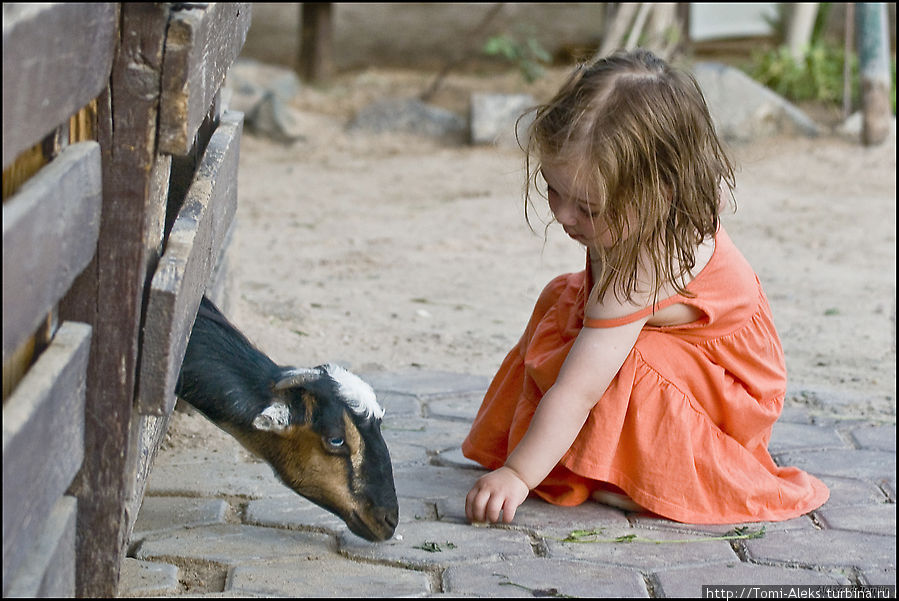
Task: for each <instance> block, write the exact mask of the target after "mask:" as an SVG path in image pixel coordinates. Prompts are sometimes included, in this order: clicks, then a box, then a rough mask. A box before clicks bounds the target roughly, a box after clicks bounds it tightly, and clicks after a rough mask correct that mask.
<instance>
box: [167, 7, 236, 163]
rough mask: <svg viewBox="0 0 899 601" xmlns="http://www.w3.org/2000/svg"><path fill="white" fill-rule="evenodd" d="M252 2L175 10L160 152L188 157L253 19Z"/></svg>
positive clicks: (172, 19)
mask: <svg viewBox="0 0 899 601" xmlns="http://www.w3.org/2000/svg"><path fill="white" fill-rule="evenodd" d="M251 11H252V7H251V3H248V2H215V3H210V4H207V5H206V6H205V7H204V8H190V9H185V10H176V11H173V12H172V18H171V22H170V24H169V29H168V35H167V38H166V44H165V62H164V64H163V71H162V104H161V107H160V119H159V124H160V130H159V150H160V151H161V152H168V153H171V154H176V155H184V154H187V153H188V151H189V150H190V148H191V147H192V146H193V138H194V135H195V134H196V132H197V128H199V127H200V124H201V123H202V122H203V119H204V118H205V116H206V113H207V112H208V111H209V106H210V104H211V103H212V101H213V98H214V96H215V94H216V93H217V92H218V89H219V88H220V87H221V85H222V83H223V82H224V80H225V75H226V74H227V73H228V69H229V68H230V67H231V63H233V62H234V59H236V58H237V55H238V54H240V51H241V49H242V48H243V45H244V42H245V41H246V39H247V31H248V30H249V28H250V21H251V17H252V15H251Z"/></svg>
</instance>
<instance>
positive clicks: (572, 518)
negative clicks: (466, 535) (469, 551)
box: [437, 491, 628, 538]
mask: <svg viewBox="0 0 899 601" xmlns="http://www.w3.org/2000/svg"><path fill="white" fill-rule="evenodd" d="M467 493H468V491H466V494H467ZM437 515H438V517H440V519H442V520H453V521H457V522H461V523H465V522H467V518H466V517H465V497H464V495H463V497H462V498H461V499H456V498H452V499H440V500H438V501H437ZM609 526H618V527H627V526H628V519H627V516H626V514H625V513H624V512H623V511H621V510H620V509H615V508H614V507H609V506H607V505H601V504H599V503H594V502H592V501H588V502H586V503H582V504H580V505H577V506H575V507H561V506H558V505H552V504H550V503H547V502H546V501H544V500H543V499H540V498H536V497H533V496H531V497H529V498H528V499H527V500H525V502H524V503H522V504H521V505H520V506H519V507H518V509H516V510H515V518H514V519H513V521H512V524H511V525H510V527H514V528H524V529H528V530H531V531H533V532H535V533H537V534H542V533H543V532H546V531H552V532H553V536H556V534H557V530H559V529H565V530H566V534H567V532H570V531H572V530H589V529H592V528H599V527H609ZM563 538H564V536H563Z"/></svg>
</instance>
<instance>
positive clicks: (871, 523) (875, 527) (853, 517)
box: [815, 503, 896, 536]
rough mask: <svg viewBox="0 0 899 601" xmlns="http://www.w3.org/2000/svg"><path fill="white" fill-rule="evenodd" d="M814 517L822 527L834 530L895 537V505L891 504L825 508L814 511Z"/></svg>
mask: <svg viewBox="0 0 899 601" xmlns="http://www.w3.org/2000/svg"><path fill="white" fill-rule="evenodd" d="M815 515H816V516H818V521H819V522H821V525H822V526H824V527H826V528H832V529H834V530H853V531H856V532H868V533H870V534H892V535H893V536H895V535H896V505H895V504H893V503H881V504H880V505H859V506H855V507H834V508H829V507H825V508H823V509H819V510H818V511H816V512H815Z"/></svg>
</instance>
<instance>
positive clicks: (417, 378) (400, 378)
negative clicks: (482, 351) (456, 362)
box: [362, 370, 490, 398]
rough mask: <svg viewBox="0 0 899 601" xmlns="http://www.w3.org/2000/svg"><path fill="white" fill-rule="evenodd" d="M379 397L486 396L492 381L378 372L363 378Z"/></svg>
mask: <svg viewBox="0 0 899 601" xmlns="http://www.w3.org/2000/svg"><path fill="white" fill-rule="evenodd" d="M362 379H363V380H365V381H366V382H368V383H369V384H371V386H372V388H374V389H375V391H376V392H378V394H380V393H381V392H382V391H384V392H395V393H399V394H413V395H416V396H418V397H420V398H427V397H434V396H447V395H451V394H464V393H478V392H479V393H481V395H483V393H484V392H485V391H486V390H487V387H488V386H489V385H490V378H489V377H487V376H477V375H471V374H458V373H453V372H444V371H421V370H416V371H411V370H410V371H403V372H376V373H371V374H366V375H364V376H362Z"/></svg>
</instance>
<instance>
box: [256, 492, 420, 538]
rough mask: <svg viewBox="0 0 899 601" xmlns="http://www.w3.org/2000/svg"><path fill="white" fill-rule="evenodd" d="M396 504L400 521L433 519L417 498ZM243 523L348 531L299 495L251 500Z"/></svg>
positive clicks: (298, 528)
mask: <svg viewBox="0 0 899 601" xmlns="http://www.w3.org/2000/svg"><path fill="white" fill-rule="evenodd" d="M399 504H400V522H405V521H412V520H422V519H433V518H436V511H435V510H434V507H433V505H432V504H430V503H424V502H422V501H420V500H418V499H400V500H399ZM244 523H246V524H250V525H254V526H266V527H269V528H287V529H290V530H304V529H305V530H309V529H312V530H324V531H326V532H331V533H333V534H338V533H339V532H341V531H343V530H346V528H347V526H346V524H345V523H344V521H343V520H342V519H340V518H339V517H337V516H336V515H334V514H333V513H331V512H330V511H327V510H325V509H322V508H321V507H319V506H318V505H316V504H315V503H312V502H311V501H307V500H306V499H304V498H303V497H300V496H299V495H289V496H287V495H284V496H279V497H271V498H268V499H257V500H255V501H250V502H249V503H248V504H247V509H246V512H245V515H244Z"/></svg>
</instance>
